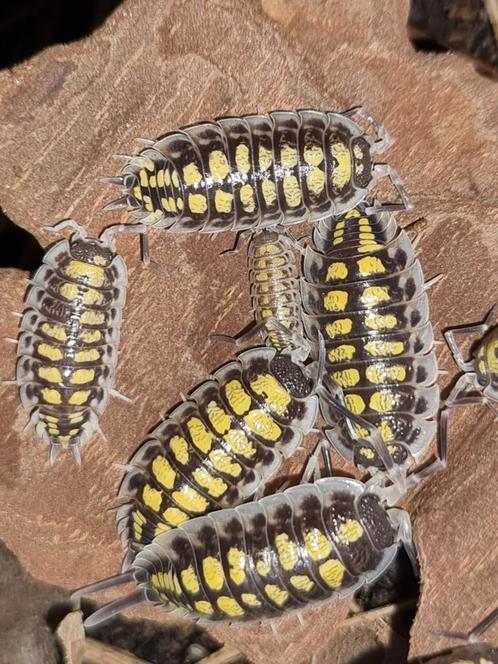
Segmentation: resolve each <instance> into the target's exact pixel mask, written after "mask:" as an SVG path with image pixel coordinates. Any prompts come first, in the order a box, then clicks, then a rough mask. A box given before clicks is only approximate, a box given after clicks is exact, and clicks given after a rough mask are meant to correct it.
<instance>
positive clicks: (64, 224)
mask: <svg viewBox="0 0 498 664" xmlns="http://www.w3.org/2000/svg"><path fill="white" fill-rule="evenodd" d="M64 228H72V229H73V230H74V231H76V233H78V235H79V236H80V237H82V238H85V237H86V231H85V229H84V228H83V226H80V225H79V224H78V222H77V221H75V220H74V219H64V220H63V221H59V222H58V223H57V224H54V225H53V226H43V230H44V231H48V232H49V233H60V231H62V230H64Z"/></svg>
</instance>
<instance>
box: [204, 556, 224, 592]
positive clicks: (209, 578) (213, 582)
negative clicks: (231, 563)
mask: <svg viewBox="0 0 498 664" xmlns="http://www.w3.org/2000/svg"><path fill="white" fill-rule="evenodd" d="M202 573H203V574H204V578H205V580H206V583H207V585H208V586H209V587H210V588H211V589H212V590H221V589H222V588H223V584H224V582H225V575H224V573H223V567H222V565H221V563H220V561H219V560H218V559H217V558H213V556H207V558H204V560H203V561H202Z"/></svg>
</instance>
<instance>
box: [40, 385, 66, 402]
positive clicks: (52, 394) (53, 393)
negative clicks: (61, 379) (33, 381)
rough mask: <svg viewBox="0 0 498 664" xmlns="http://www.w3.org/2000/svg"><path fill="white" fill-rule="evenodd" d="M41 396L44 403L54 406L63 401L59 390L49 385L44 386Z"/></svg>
mask: <svg viewBox="0 0 498 664" xmlns="http://www.w3.org/2000/svg"><path fill="white" fill-rule="evenodd" d="M41 396H42V399H43V401H44V403H49V404H51V405H53V406H56V405H58V404H60V403H62V398H61V395H60V394H59V392H58V391H57V390H51V389H49V388H48V387H43V388H42V389H41Z"/></svg>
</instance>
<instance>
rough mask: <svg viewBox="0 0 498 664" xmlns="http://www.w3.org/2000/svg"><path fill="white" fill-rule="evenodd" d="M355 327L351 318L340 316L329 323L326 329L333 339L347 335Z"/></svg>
mask: <svg viewBox="0 0 498 664" xmlns="http://www.w3.org/2000/svg"><path fill="white" fill-rule="evenodd" d="M352 329H353V321H352V320H351V319H350V318H338V319H337V320H335V321H333V322H332V323H327V325H326V326H325V331H326V332H327V334H328V336H329V337H330V338H331V339H335V338H336V337H341V336H345V335H346V334H349V333H350V332H351V330H352Z"/></svg>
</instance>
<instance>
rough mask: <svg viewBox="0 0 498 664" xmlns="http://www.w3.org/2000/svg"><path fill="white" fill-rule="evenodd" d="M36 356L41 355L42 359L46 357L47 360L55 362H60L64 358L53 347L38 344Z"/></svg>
mask: <svg viewBox="0 0 498 664" xmlns="http://www.w3.org/2000/svg"><path fill="white" fill-rule="evenodd" d="M38 354H39V355H43V357H48V359H49V360H52V361H53V362H57V361H58V360H62V358H63V357H64V356H63V354H62V352H61V351H60V350H59V349H58V348H56V347H55V346H50V345H49V344H40V345H39V346H38Z"/></svg>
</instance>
